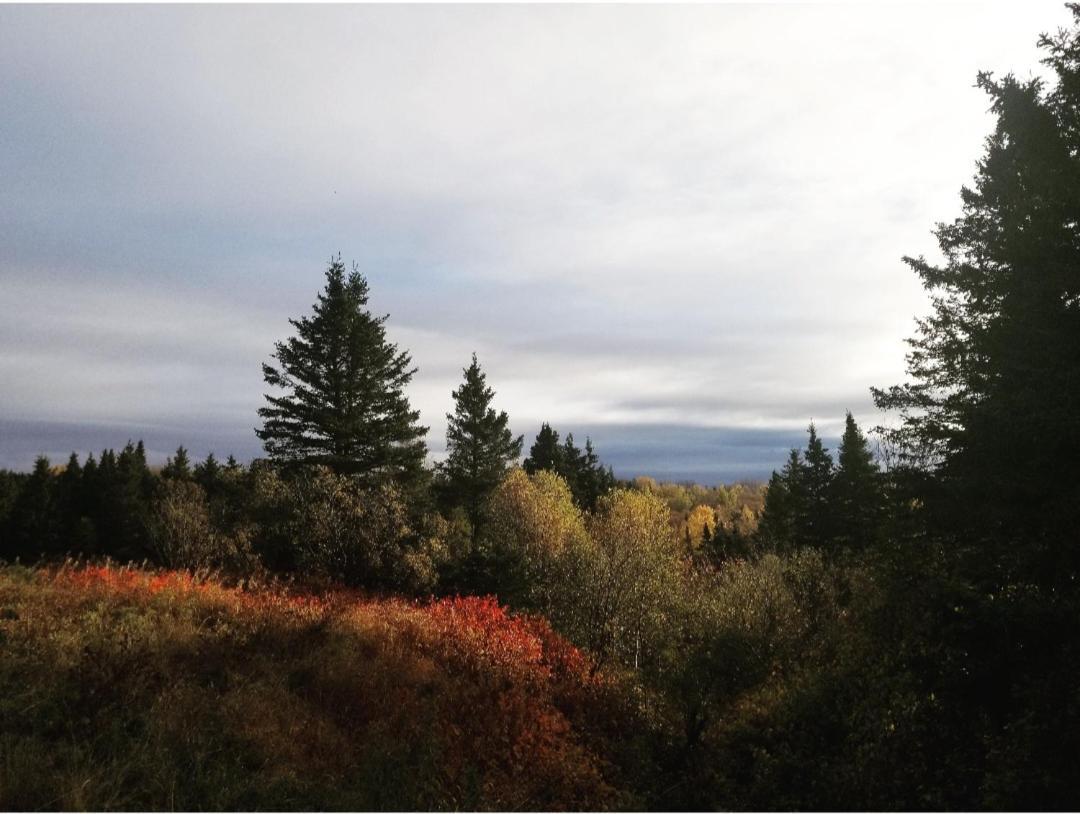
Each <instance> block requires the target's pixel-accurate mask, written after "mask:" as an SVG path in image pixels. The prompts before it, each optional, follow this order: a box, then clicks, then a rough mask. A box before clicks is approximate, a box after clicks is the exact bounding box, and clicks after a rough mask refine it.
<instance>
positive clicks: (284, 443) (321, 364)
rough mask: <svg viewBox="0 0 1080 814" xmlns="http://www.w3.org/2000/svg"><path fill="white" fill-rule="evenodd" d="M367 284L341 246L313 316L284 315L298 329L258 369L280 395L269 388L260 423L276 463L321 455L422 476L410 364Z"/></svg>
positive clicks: (390, 474)
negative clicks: (409, 390) (376, 312)
mask: <svg viewBox="0 0 1080 814" xmlns="http://www.w3.org/2000/svg"><path fill="white" fill-rule="evenodd" d="M367 302H368V284H367V281H366V280H365V279H364V278H363V277H362V276H361V275H360V272H359V271H357V270H356V267H355V266H354V267H353V270H352V271H351V272H349V273H346V271H345V264H344V263H343V262H342V260H341V257H340V256H339V257H338V258H336V259H333V260H331V261H330V266H329V268H328V269H327V271H326V287H325V288H324V289H323V291H322V292H321V293H320V294H319V295H318V300H317V302H316V303H315V305H314V308H313V313H312V315H311V316H309V317H302V318H300V319H293V320H289V322H290V324H291V325H292V326H293V327H294V328H295V329H296V335H295V336H293V337H290V338H289V339H288V340H286V341H285V342H278V343H277V344H276V345H275V352H274V358H275V359H276V360H277V363H278V364H277V366H276V367H275V366H272V365H268V364H264V365H263V378H264V379H265V380H266V383H267V384H268V385H269V386H270V387H273V388H275V389H278V390H281V391H284V393H283V394H282V395H267V396H266V401H267V406H265V407H262V408H260V410H259V415H260V416H261V417H262V419H263V425H262V427H261V428H260V429H257V430H256V434H257V435H258V437H259V438H260V439H261V440H262V442H263V445H264V447H265V448H266V451H267V454H268V455H269V456H270V458H271V459H272V460H273V461H275V462H276V463H279V464H287V465H288V464H323V465H326V466H329V467H331V468H332V469H333V470H334V471H335V472H338V473H343V474H356V475H360V476H363V477H364V478H365V479H367V480H371V481H383V480H394V481H397V482H398V483H400V484H402V485H407V486H411V485H414V484H415V483H417V482H418V481H420V480H421V479H422V477H423V463H424V457H425V455H426V454H427V448H426V446H425V444H424V435H425V434H426V433H427V427H423V426H421V425H420V424H419V423H418V422H419V419H420V413H419V411H417V410H413V409H412V408H411V407H410V405H409V400H408V397H407V396H406V395H405V387H406V385H408V383H409V381H410V380H411V379H412V377H413V374H414V373H415V372H416V368H414V367H412V359H411V358H410V356H409V354H408V352H406V351H399V350H398V347H397V345H396V344H394V343H392V342H389V341H387V339H386V331H385V328H384V327H383V323H384V322H385V321H386V319H387V317H386V316H382V317H373V316H372V315H371V314H370V312H369V311H368V309H367Z"/></svg>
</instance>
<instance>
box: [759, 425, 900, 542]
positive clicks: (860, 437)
mask: <svg viewBox="0 0 1080 814" xmlns="http://www.w3.org/2000/svg"><path fill="white" fill-rule="evenodd" d="M807 433H808V434H809V439H808V440H807V444H806V448H805V449H804V450H802V451H801V452H800V451H799V450H798V449H792V450H791V454H790V455H789V457H788V460H787V463H786V464H785V465H784V467H783V469H782V470H781V471H779V472H775V471H774V472H773V474H772V477H771V478H770V479H769V485H768V489H767V491H766V496H765V506H764V509H763V511H762V515H761V519H760V521H759V524H758V538H759V540H760V542H761V544H762V545H763V546H765V547H766V548H769V549H771V550H788V551H790V550H793V549H795V548H799V547H804V546H809V547H814V548H820V549H823V550H825V551H836V550H841V549H847V550H850V549H859V548H862V549H865V548H868V547H870V546H872V545H873V544H874V543H875V542H876V541H878V539H879V538H880V535H881V534H882V533H883V529H884V526H883V523H884V519H885V503H884V497H885V490H884V479H883V477H882V473H881V471H880V469H879V467H878V464H877V461H876V460H875V458H874V454H873V452H872V450H871V449H870V444H869V442H868V441H867V438H866V436H865V435H864V434H863V432H862V430H860V429H859V426H858V425H857V424H856V423H855V419H854V418H853V417H852V415H851V413H850V412H849V413H848V414H847V416H846V419H845V422H844V434H843V436H842V437H841V439H840V448H839V450H838V453H837V460H836V462H834V461H833V458H832V456H831V455H830V454H829V450H828V449H826V448H825V445H824V444H823V443H822V441H821V438H820V437H819V436H818V434H817V429H816V427H815V426H814V424H813V423H811V424H810V426H809V428H808V429H807Z"/></svg>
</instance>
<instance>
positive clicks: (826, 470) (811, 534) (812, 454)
mask: <svg viewBox="0 0 1080 814" xmlns="http://www.w3.org/2000/svg"><path fill="white" fill-rule="evenodd" d="M807 432H808V433H809V435H810V439H809V440H808V441H807V444H806V452H805V453H804V454H803V461H804V468H803V503H802V505H801V507H800V509H801V511H800V513H799V514H797V515H796V539H797V541H798V543H799V545H809V546H822V545H825V544H826V543H827V542H828V541H829V539H830V538H831V535H832V516H831V507H830V505H829V491H830V484H831V483H832V478H833V460H832V456H831V455H829V451H828V450H827V449H826V448H825V445H824V444H822V443H821V438H820V437H818V434H817V428H816V427H815V426H814V423H813V422H810V426H809V427H808V428H807Z"/></svg>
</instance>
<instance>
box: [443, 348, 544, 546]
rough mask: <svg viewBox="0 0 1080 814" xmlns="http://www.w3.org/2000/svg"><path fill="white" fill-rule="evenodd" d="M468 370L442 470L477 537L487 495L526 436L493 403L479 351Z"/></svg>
mask: <svg viewBox="0 0 1080 814" xmlns="http://www.w3.org/2000/svg"><path fill="white" fill-rule="evenodd" d="M464 372H465V381H464V382H462V384H461V385H460V386H459V387H458V388H457V390H455V391H454V392H453V394H452V395H453V397H454V412H453V413H447V415H446V420H447V425H446V449H447V453H448V455H447V458H446V461H445V462H444V463H443V464H442V465H441V466H440V467H439V471H440V474H441V476H442V481H443V491H444V493H445V495H446V497H447V499H448V501H449V502H450V504H451V505H456V506H461V507H463V508H464V509H465V511H466V513H467V514H468V517H469V521H470V522H471V523H472V528H473V536H474V538H475V537H476V536H477V535H478V533H479V530H480V527H481V525H482V523H483V516H484V506H485V504H486V502H487V498H488V495H490V494H491V492H492V490H494V489H495V487H496V486H498V485H499V482H500V481H502V479H503V477H504V476H505V475H506V473H507V471H509V469H510V467H512V466H513V465H514V464H515V463H516V462H517V460H518V458H520V457H521V446H522V444H523V442H524V440H525V439H524V436H520V435H519V436H518V437H517V438H514V436H513V434H512V433H511V432H510V427H509V422H510V419H509V417H508V416H507V415H506V413H505V412H498V413H496V412H495V410H494V408H492V406H491V400H492V398H494V396H495V391H494V390H492V389H491V388H490V387H488V385H487V377H486V376H485V375H484V373H483V371H482V370H481V369H480V364H479V362H477V361H476V354H475V353H474V354H473V356H472V364H470V365H469V367H467V368H465V371H464Z"/></svg>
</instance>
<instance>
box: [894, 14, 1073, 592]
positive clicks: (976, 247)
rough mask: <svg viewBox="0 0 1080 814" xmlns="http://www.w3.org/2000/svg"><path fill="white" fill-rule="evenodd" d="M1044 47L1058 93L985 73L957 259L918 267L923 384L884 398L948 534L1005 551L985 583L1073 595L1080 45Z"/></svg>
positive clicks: (916, 340) (949, 239) (957, 230)
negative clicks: (924, 293)
mask: <svg viewBox="0 0 1080 814" xmlns="http://www.w3.org/2000/svg"><path fill="white" fill-rule="evenodd" d="M1077 14H1078V13H1077V11H1076V9H1075V8H1074V16H1076V15H1077ZM1040 45H1041V46H1042V47H1043V48H1044V50H1045V51H1046V54H1047V56H1046V58H1045V60H1044V62H1045V64H1047V65H1048V66H1049V67H1050V68H1051V69H1052V70H1053V72H1054V74H1056V79H1057V82H1056V84H1055V85H1054V86H1053V87H1051V88H1050V89H1049V90H1048V89H1047V88H1046V87H1045V86H1044V84H1043V83H1042V81H1041V80H1037V79H1028V80H1020V79H1018V78H1016V77H1015V76H1013V75H1012V74H1009V75H1006V76H1005V77H1003V78H1001V79H1000V80H999V79H995V78H994V77H993V76H992V75H990V74H988V73H983V74H980V76H979V79H978V85H979V87H980V88H982V89H983V90H984V91H985V92H986V93H987V94H988V96H989V97H990V100H991V110H992V112H993V113H994V115H995V116H996V119H997V122H996V127H995V129H994V132H993V134H992V135H991V136H990V137H989V138H988V139H987V140H986V150H985V154H984V156H983V158H982V160H981V161H980V162H979V165H978V171H977V173H976V176H975V178H974V183H973V185H972V186H971V187H965V188H964V189H963V190H962V192H961V197H962V200H963V213H962V215H961V216H960V217H959V218H957V219H956V220H954V221H953V222H952V223H948V224H942V225H940V226H939V227H938V229H937V231H936V237H937V242H938V245H939V247H940V249H941V251H942V253H943V255H944V257H945V263H944V264H943V265H940V266H939V265H934V264H932V263H930V262H928V261H926V260H924V259H922V258H906V262H907V263H908V264H909V265H910V266H911V268H912V269H913V270H914V271H915V272H916V274H918V275H919V277H920V279H921V280H922V282H923V285H924V286H925V287H926V288H927V290H928V291H929V292H930V294H931V303H932V306H933V311H932V313H931V315H930V316H929V317H927V318H926V319H924V320H920V321H919V322H918V330H917V333H916V335H915V336H914V337H913V338H912V339H910V340H909V342H908V344H909V345H910V347H911V352H910V353H909V354H908V358H907V361H908V373H909V375H910V377H911V378H912V380H913V381H912V383H910V384H905V385H900V386H896V387H891V388H888V389H883V390H877V389H875V390H874V397H875V399H876V400H877V403H878V405H879V406H881V407H882V408H885V409H890V410H896V411H899V412H900V413H901V415H902V422H901V424H900V426H899V427H897V428H893V429H892V430H891V431H889V433H888V436H887V437H888V438H889V439H890V440H891V441H892V442H893V444H894V445H895V446H896V447H897V449H898V451H899V452H900V454H901V456H902V463H905V464H908V465H920V466H923V467H927V468H930V469H931V470H933V471H936V472H937V473H938V474H939V475H940V482H941V484H942V487H943V488H942V490H940V492H939V494H937V495H935V496H934V500H933V501H932V505H931V509H932V510H933V511H935V513H936V516H937V521H936V522H939V523H940V524H941V525H942V526H945V525H951V527H952V529H953V530H954V531H955V532H960V531H961V530H962V533H963V534H964V535H965V536H966V537H968V538H969V539H977V540H978V544H977V546H976V547H974V548H972V549H971V551H970V555H971V556H972V558H973V559H975V560H979V559H982V560H984V561H985V560H986V553H987V550H988V547H993V549H994V556H993V557H992V558H991V559H992V560H993V561H994V562H995V563H996V570H997V572H998V573H996V574H994V575H991V574H987V575H986V576H987V579H990V580H991V581H996V582H998V583H1004V582H1007V581H1009V580H1010V579H1013V578H1031V579H1036V580H1039V581H1046V582H1048V583H1049V582H1057V583H1058V584H1060V585H1062V586H1063V587H1064V586H1066V585H1068V586H1071V585H1075V584H1076V581H1077V576H1078V574H1080V548H1078V547H1077V546H1076V545H1075V542H1074V540H1075V529H1076V527H1077V523H1078V522H1080V499H1078V498H1080V477H1078V476H1077V469H1076V467H1075V463H1074V462H1075V461H1076V460H1077V458H1078V457H1080V422H1078V421H1077V420H1076V416H1077V414H1078V411H1080V377H1078V376H1077V375H1076V364H1077V359H1080V233H1078V229H1080V227H1078V225H1077V224H1078V223H1080V118H1078V116H1077V113H1076V111H1077V109H1078V108H1080V83H1078V82H1077V76H1080V35H1078V32H1077V29H1075V28H1074V29H1073V30H1072V31H1067V32H1061V33H1060V34H1059V35H1056V36H1053V37H1044V38H1043V39H1042V40H1041V42H1040ZM1021 535H1022V536H1023V537H1024V538H1025V539H1026V540H1027V541H1028V544H1026V545H1022V546H1019V545H1017V537H1018V536H1021Z"/></svg>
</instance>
